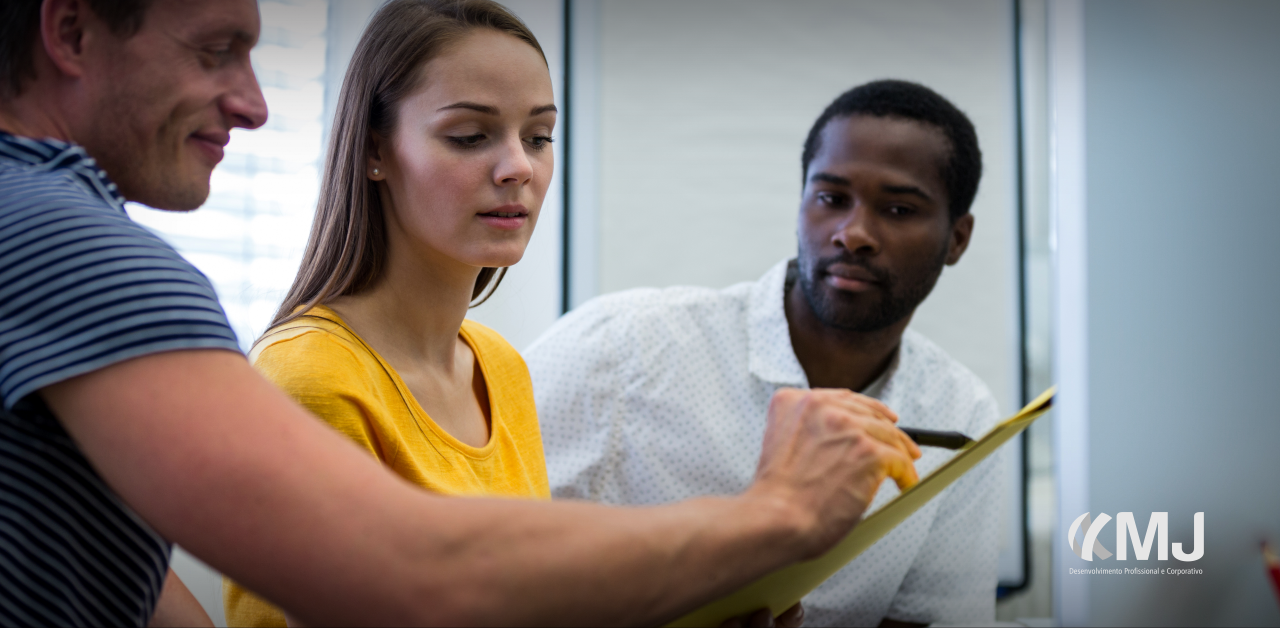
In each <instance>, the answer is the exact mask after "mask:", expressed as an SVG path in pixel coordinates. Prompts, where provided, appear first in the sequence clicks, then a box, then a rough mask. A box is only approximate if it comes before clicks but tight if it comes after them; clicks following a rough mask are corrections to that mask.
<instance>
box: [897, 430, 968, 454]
mask: <svg viewBox="0 0 1280 628" xmlns="http://www.w3.org/2000/svg"><path fill="white" fill-rule="evenodd" d="M898 429H900V430H902V431H904V432H906V433H907V436H909V437H911V440H913V441H915V442H916V444H917V445H924V446H925V447H942V448H943V449H964V448H965V447H966V446H968V445H969V443H972V442H973V439H972V438H969V437H968V436H965V435H964V434H961V433H960V432H936V431H934V430H918V429H915V428H913V427H901V428H898Z"/></svg>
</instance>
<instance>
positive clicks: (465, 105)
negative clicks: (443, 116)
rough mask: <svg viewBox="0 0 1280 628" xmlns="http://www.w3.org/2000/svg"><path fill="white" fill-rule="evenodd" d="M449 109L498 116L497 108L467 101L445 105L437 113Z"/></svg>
mask: <svg viewBox="0 0 1280 628" xmlns="http://www.w3.org/2000/svg"><path fill="white" fill-rule="evenodd" d="M447 109H470V110H472V111H479V112H480V113H484V114H488V115H491V116H496V115H498V108H497V107H490V106H489V105H482V104H480V103H475V102H467V101H463V102H456V103H453V104H452V105H445V106H443V107H441V108H439V109H436V111H445V110H447Z"/></svg>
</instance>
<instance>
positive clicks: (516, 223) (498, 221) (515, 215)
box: [477, 205, 529, 230]
mask: <svg viewBox="0 0 1280 628" xmlns="http://www.w3.org/2000/svg"><path fill="white" fill-rule="evenodd" d="M477 217H478V218H480V221H481V222H483V223H485V224H486V225H489V226H490V227H494V228H497V229H507V230H514V229H519V228H520V227H523V226H524V223H526V222H528V220H529V210H527V209H525V207H524V205H503V206H502V207H495V208H494V209H491V210H489V211H487V212H485V213H483V214H477Z"/></svg>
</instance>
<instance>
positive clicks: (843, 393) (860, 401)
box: [813, 388, 898, 423]
mask: <svg viewBox="0 0 1280 628" xmlns="http://www.w3.org/2000/svg"><path fill="white" fill-rule="evenodd" d="M813 393H815V394H817V395H819V398H821V399H823V400H826V401H828V402H829V403H833V404H834V405H836V406H839V407H841V408H844V409H845V410H848V411H849V412H853V413H854V414H863V415H868V416H872V417H875V418H878V419H883V420H885V421H888V422H890V423H897V422H898V413H896V412H894V411H893V410H890V409H889V406H886V405H884V404H883V403H881V402H880V401H879V400H878V399H874V398H872V397H868V396H866V395H860V394H858V393H855V392H850V391H848V390H845V389H837V388H819V389H815V390H814V391H813Z"/></svg>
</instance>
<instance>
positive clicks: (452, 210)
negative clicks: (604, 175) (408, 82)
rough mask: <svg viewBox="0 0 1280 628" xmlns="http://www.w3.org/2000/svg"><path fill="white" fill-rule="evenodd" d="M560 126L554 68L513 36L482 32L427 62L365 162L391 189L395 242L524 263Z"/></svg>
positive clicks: (411, 250) (497, 262) (482, 260)
mask: <svg viewBox="0 0 1280 628" xmlns="http://www.w3.org/2000/svg"><path fill="white" fill-rule="evenodd" d="M555 124H556V108H555V104H554V98H553V95H552V91H551V76H550V75H549V73H548V71H547V66H546V64H545V63H544V62H543V60H542V57H541V55H539V54H538V52H537V51H536V50H534V48H533V47H532V46H530V45H529V44H527V43H525V42H523V41H520V40H519V39H516V38H515V37H513V36H511V35H507V34H505V33H501V32H498V31H495V30H491V29H477V30H475V31H472V32H470V33H468V34H466V35H464V36H463V37H462V38H461V39H460V40H458V41H456V42H454V43H453V44H452V45H451V46H449V47H448V48H447V49H446V51H445V52H444V53H443V54H440V55H439V56H437V57H435V58H434V59H432V60H431V61H429V62H427V64H426V65H425V66H423V68H422V79H421V84H420V85H419V86H418V89H417V91H415V92H413V93H412V94H410V95H409V96H408V97H406V98H405V99H404V100H403V101H402V102H401V103H400V109H399V117H398V123H397V127H396V130H395V131H394V133H393V135H392V137H391V138H390V141H387V140H386V139H382V138H377V140H376V143H377V152H376V154H375V155H374V156H373V157H371V158H370V160H369V164H368V166H367V168H366V175H367V176H369V177H370V178H371V179H374V180H375V181H381V182H382V183H381V184H380V185H382V186H384V187H383V188H382V193H383V198H384V199H387V195H388V194H389V195H390V200H391V203H390V206H389V207H386V208H385V212H386V218H387V227H388V229H389V230H390V232H391V233H390V234H389V236H390V238H391V241H392V246H393V247H394V246H396V244H395V243H396V242H404V243H405V244H406V245H407V249H408V250H407V251H404V252H407V253H408V254H409V255H411V256H414V257H418V258H421V259H423V260H424V261H427V262H432V263H439V262H445V261H446V260H453V261H456V262H460V263H462V264H466V265H469V266H474V267H484V266H494V267H500V266H510V265H512V264H515V263H516V262H518V261H520V258H521V257H522V256H523V255H524V250H525V246H526V245H528V243H529V237H530V236H531V235H533V227H534V224H535V223H536V222H537V220H538V210H539V209H540V208H541V207H542V199H543V197H544V196H546V193H547V186H548V185H550V183H551V172H552V168H553V165H554V164H553V159H552V151H551V131H552V129H553V128H554V127H555ZM375 168H376V169H377V174H375V173H374V169H375ZM397 257H398V256H397Z"/></svg>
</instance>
